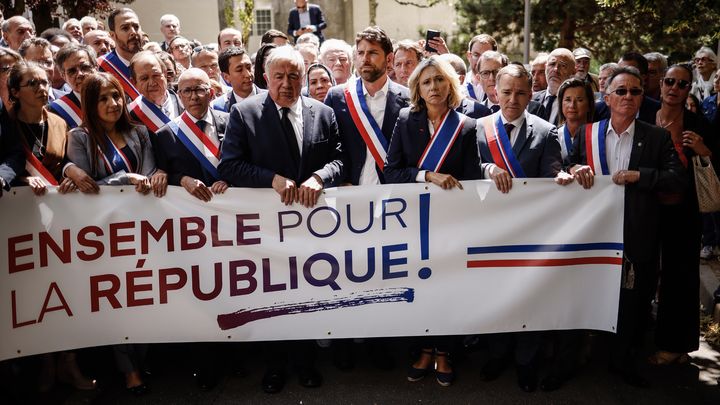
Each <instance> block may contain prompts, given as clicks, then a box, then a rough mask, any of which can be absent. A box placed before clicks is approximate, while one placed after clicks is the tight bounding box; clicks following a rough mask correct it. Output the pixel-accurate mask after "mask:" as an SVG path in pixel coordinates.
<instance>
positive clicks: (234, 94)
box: [230, 85, 257, 103]
mask: <svg viewBox="0 0 720 405" xmlns="http://www.w3.org/2000/svg"><path fill="white" fill-rule="evenodd" d="M230 93H232V95H233V96H234V97H235V102H236V103H237V102H239V101H241V100H245V99H246V98H249V97H251V96H254V95H255V94H257V93H256V92H255V85H253V87H252V90H250V94H248V96H247V97H240V95H239V94H237V93H235V90H233V89H232V88H231V89H230Z"/></svg>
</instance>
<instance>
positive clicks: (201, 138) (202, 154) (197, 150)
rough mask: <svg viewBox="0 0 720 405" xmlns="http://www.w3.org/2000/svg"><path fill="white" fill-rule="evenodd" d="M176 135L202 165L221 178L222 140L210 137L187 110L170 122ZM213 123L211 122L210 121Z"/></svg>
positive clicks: (211, 173) (217, 177)
mask: <svg viewBox="0 0 720 405" xmlns="http://www.w3.org/2000/svg"><path fill="white" fill-rule="evenodd" d="M168 125H169V126H170V129H172V131H173V133H174V134H175V136H176V137H177V138H178V139H179V140H180V142H182V143H183V145H185V148H187V150H188V151H190V153H192V154H193V156H195V159H197V160H198V162H199V163H200V165H201V166H202V167H203V169H205V170H206V171H207V172H208V173H210V175H212V176H213V177H214V178H216V179H219V178H220V174H219V173H218V171H217V167H218V164H220V142H219V141H217V140H215V139H212V138H210V137H209V136H207V134H206V133H204V132H203V131H201V130H200V127H198V125H197V124H196V123H195V122H194V121H193V120H192V119H191V118H190V116H189V115H188V113H187V111H186V112H183V113H182V114H180V116H179V117H177V118H175V119H174V120H172V121H170V123H169V124H168ZM208 125H211V123H208Z"/></svg>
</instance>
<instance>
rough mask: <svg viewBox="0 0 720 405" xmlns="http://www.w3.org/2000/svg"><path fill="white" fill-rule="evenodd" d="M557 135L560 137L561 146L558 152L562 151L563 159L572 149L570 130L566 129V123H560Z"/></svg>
mask: <svg viewBox="0 0 720 405" xmlns="http://www.w3.org/2000/svg"><path fill="white" fill-rule="evenodd" d="M558 136H559V137H562V138H561V141H560V142H561V146H562V148H560V152H561V153H562V158H563V159H565V158H566V157H567V156H568V155H569V154H570V152H571V151H572V144H573V140H572V136H570V130H569V129H568V127H567V125H562V126H560V128H558Z"/></svg>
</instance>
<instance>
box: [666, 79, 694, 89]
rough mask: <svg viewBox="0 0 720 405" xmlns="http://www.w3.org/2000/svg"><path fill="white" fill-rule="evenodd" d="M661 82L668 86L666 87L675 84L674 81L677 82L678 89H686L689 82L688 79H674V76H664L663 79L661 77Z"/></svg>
mask: <svg viewBox="0 0 720 405" xmlns="http://www.w3.org/2000/svg"><path fill="white" fill-rule="evenodd" d="M663 83H664V84H665V85H666V86H668V87H672V86H674V85H675V83H677V85H678V89H680V90H685V89H687V88H688V87H689V86H690V82H689V81H687V80H675V78H672V77H666V78H664V79H663Z"/></svg>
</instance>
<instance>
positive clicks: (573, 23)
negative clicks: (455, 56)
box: [452, 0, 720, 61]
mask: <svg viewBox="0 0 720 405" xmlns="http://www.w3.org/2000/svg"><path fill="white" fill-rule="evenodd" d="M455 7H456V9H457V11H458V16H459V21H458V26H459V27H460V31H459V33H458V34H459V35H457V36H456V41H455V42H454V43H453V44H452V46H453V49H454V50H455V51H460V52H464V51H465V50H466V47H467V43H468V41H469V40H470V38H472V36H473V35H475V34H479V33H488V34H490V35H493V36H494V37H495V39H496V40H498V42H499V43H500V44H503V43H508V42H509V39H511V38H515V37H517V36H519V37H520V38H521V39H522V30H523V18H524V1H523V0H509V1H504V0H457V2H456V3H455ZM531 7H532V11H531V16H532V20H531V38H532V39H531V41H532V46H533V48H534V49H535V50H536V51H541V50H552V49H554V48H557V47H566V48H570V49H573V48H576V47H579V46H582V47H585V48H588V49H590V50H591V51H592V52H593V54H594V55H595V58H597V59H598V60H599V61H613V60H617V59H618V58H619V57H620V55H621V54H622V53H624V52H628V51H640V52H642V53H646V52H651V51H658V52H662V53H665V54H670V53H671V52H678V53H685V54H692V53H694V51H695V50H697V49H698V48H699V47H700V46H703V45H706V46H711V47H713V48H714V47H715V46H716V45H717V41H718V39H720V30H718V21H720V2H718V1H717V0H672V1H671V0H632V1H631V0H574V1H564V0H532V2H531ZM501 47H502V45H501ZM503 49H506V48H503Z"/></svg>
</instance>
